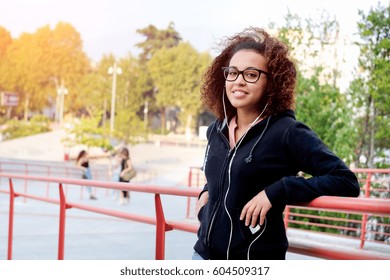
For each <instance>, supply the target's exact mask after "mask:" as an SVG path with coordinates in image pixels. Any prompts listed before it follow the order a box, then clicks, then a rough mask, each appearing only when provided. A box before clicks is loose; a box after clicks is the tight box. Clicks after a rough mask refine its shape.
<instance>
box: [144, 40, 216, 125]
mask: <svg viewBox="0 0 390 280" xmlns="http://www.w3.org/2000/svg"><path fill="white" fill-rule="evenodd" d="M210 61H211V58H210V56H209V55H208V54H199V53H198V52H197V51H196V50H195V49H194V48H193V47H192V46H191V45H190V44H189V43H180V44H179V45H178V46H177V47H173V48H169V49H168V48H163V49H161V50H159V51H158V52H156V53H155V54H154V55H153V57H152V59H151V60H150V61H149V63H148V68H149V71H150V73H151V76H152V78H153V81H154V83H155V86H156V87H157V89H158V93H157V95H156V104H157V106H158V107H159V108H160V109H161V112H162V113H164V111H165V109H166V108H167V107H169V106H176V107H178V108H180V110H181V119H182V120H183V121H184V122H185V129H186V131H190V130H191V128H193V125H194V119H195V118H194V116H195V115H197V114H198V113H199V110H200V106H201V103H200V98H199V96H200V95H199V86H200V79H201V73H202V71H203V70H204V69H205V68H206V67H207V65H208V64H209V63H210ZM163 129H164V124H163Z"/></svg>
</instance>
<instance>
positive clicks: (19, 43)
mask: <svg viewBox="0 0 390 280" xmlns="http://www.w3.org/2000/svg"><path fill="white" fill-rule="evenodd" d="M88 67H89V61H88V58H87V57H86V55H85V53H84V52H83V50H82V41H81V38H80V34H79V33H78V32H77V31H76V30H75V29H74V28H73V27H72V26H71V25H70V24H67V23H61V22H60V23H58V24H57V26H56V27H55V28H54V29H53V30H51V29H50V27H49V26H45V27H42V28H39V29H38V30H37V31H36V32H35V33H33V34H30V33H23V34H22V35H21V36H20V37H19V38H17V39H15V40H13V41H12V44H11V45H10V46H9V47H8V48H7V52H6V55H5V56H4V58H3V59H2V63H0V85H1V88H4V89H6V90H7V91H15V92H17V93H19V100H20V104H21V106H18V107H17V108H16V109H17V112H19V114H20V115H24V117H25V119H26V120H27V118H28V117H29V114H30V111H38V112H39V111H42V109H43V108H44V107H46V106H48V105H49V104H50V101H51V102H54V100H55V99H56V95H57V89H58V87H59V85H60V84H62V85H64V86H65V87H67V88H68V91H69V97H68V98H67V99H72V98H73V97H74V96H77V94H78V93H77V92H75V91H74V90H73V89H74V87H75V85H76V84H77V82H78V81H79V80H80V79H81V77H82V76H83V75H84V74H85V73H86V70H87V69H88ZM68 103H70V102H68Z"/></svg>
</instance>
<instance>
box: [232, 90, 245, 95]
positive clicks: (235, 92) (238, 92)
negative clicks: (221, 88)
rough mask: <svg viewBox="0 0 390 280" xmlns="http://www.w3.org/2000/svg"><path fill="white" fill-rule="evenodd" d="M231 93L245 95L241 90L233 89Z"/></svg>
mask: <svg viewBox="0 0 390 280" xmlns="http://www.w3.org/2000/svg"><path fill="white" fill-rule="evenodd" d="M233 94H234V95H245V94H246V93H245V92H242V91H233Z"/></svg>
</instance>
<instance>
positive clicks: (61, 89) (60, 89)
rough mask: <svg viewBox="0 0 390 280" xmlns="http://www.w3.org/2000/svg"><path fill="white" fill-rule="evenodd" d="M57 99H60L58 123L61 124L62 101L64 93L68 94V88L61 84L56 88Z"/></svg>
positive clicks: (62, 119)
mask: <svg viewBox="0 0 390 280" xmlns="http://www.w3.org/2000/svg"><path fill="white" fill-rule="evenodd" d="M57 93H58V96H59V100H60V102H59V103H60V106H59V107H60V108H59V123H60V124H62V123H63V121H64V103H65V95H67V94H68V90H67V89H66V88H65V87H64V86H63V85H61V86H60V87H59V88H58V90H57Z"/></svg>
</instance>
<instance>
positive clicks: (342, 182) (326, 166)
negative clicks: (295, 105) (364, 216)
mask: <svg viewBox="0 0 390 280" xmlns="http://www.w3.org/2000/svg"><path fill="white" fill-rule="evenodd" d="M284 146H285V149H286V153H287V154H288V158H289V161H290V162H291V164H293V165H295V166H294V167H296V168H297V169H298V170H300V171H303V172H305V173H307V174H309V175H311V177H310V178H303V177H299V176H288V177H284V178H282V179H281V180H279V181H277V182H275V183H273V184H271V185H270V186H268V187H266V188H265V192H266V194H267V196H268V199H269V200H270V202H271V204H272V205H273V206H275V205H282V204H283V205H286V204H291V203H301V202H308V201H311V200H313V199H315V198H317V197H319V196H322V195H328V196H348V197H357V196H359V193H360V187H359V183H358V180H357V178H356V176H355V174H354V173H353V172H352V171H351V170H350V169H349V168H348V167H347V166H346V164H345V163H344V162H343V161H342V160H341V159H340V158H338V157H337V156H336V155H335V154H334V153H332V152H331V151H330V150H329V149H328V148H327V147H326V146H325V144H324V143H323V142H322V141H321V140H320V138H319V137H318V136H317V135H316V134H315V133H314V132H313V131H312V130H311V129H310V128H308V127H307V126H305V125H304V124H302V123H300V122H295V123H294V124H293V125H292V126H290V128H289V129H288V131H287V133H286V136H285V143H284Z"/></svg>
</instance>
